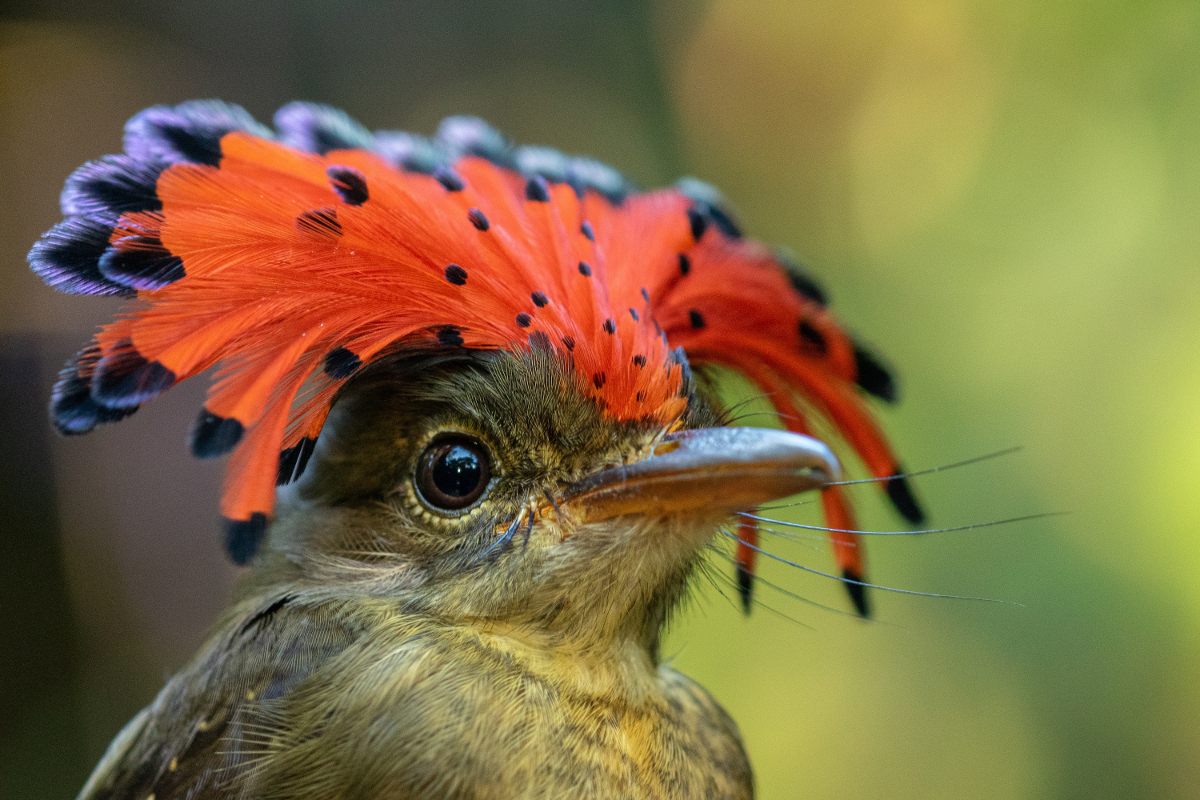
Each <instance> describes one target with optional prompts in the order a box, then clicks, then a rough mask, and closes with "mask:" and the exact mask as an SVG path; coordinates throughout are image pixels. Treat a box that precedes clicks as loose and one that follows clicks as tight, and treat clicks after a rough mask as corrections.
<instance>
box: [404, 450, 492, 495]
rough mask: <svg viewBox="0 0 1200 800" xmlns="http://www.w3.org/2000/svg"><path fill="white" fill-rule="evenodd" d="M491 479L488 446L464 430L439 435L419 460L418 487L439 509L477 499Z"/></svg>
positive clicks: (485, 489) (490, 461)
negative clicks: (462, 431) (466, 433)
mask: <svg viewBox="0 0 1200 800" xmlns="http://www.w3.org/2000/svg"><path fill="white" fill-rule="evenodd" d="M491 479H492V460H491V458H490V457H489V456H488V449H487V447H486V446H485V445H484V444H483V442H481V441H479V440H478V439H476V438H474V437H472V436H467V435H465V434H461V433H451V434H445V435H443V436H439V437H437V438H436V439H434V440H433V441H432V442H430V443H429V446H428V447H426V448H425V452H424V453H422V454H421V458H420V460H419V461H418V462H417V475H416V484H417V491H418V492H419V493H420V494H421V499H422V500H424V501H425V503H426V504H427V505H429V506H430V507H432V508H435V509H438V510H440V511H460V510H462V509H464V508H466V507H467V506H469V505H471V504H472V503H475V502H477V501H478V500H479V499H480V498H481V497H483V495H484V492H486V491H487V488H488V484H489V483H490V482H491Z"/></svg>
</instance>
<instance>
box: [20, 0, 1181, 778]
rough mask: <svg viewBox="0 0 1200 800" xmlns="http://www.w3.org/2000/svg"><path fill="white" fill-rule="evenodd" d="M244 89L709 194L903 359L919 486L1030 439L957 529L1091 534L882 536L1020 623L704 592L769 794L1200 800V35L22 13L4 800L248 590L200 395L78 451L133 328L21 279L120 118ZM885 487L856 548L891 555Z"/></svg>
mask: <svg viewBox="0 0 1200 800" xmlns="http://www.w3.org/2000/svg"><path fill="white" fill-rule="evenodd" d="M212 96H216V97H221V98H223V99H226V100H230V101H233V102H238V103H241V104H242V105H244V106H246V107H247V108H248V109H250V110H251V111H252V112H253V113H255V114H256V115H257V116H258V117H259V118H260V119H263V120H269V119H270V115H271V113H272V112H273V110H274V109H275V108H276V107H277V106H279V105H282V104H283V103H284V102H286V101H288V100H292V99H311V100H319V101H323V102H329V103H332V104H334V105H338V106H341V107H344V108H346V109H347V110H348V111H349V112H351V113H352V114H353V115H354V116H356V117H357V118H359V119H360V120H362V121H363V122H364V123H366V124H367V125H368V126H370V127H373V128H405V129H410V130H416V131H420V132H426V133H427V132H430V131H431V130H432V128H433V126H434V125H435V124H436V121H437V120H438V119H439V118H440V117H441V116H444V115H446V114H450V113H461V112H466V113H475V114H480V115H482V116H485V117H487V118H489V119H490V120H492V121H493V122H494V123H495V124H497V125H498V126H499V127H501V128H503V129H504V130H506V131H507V132H508V133H509V134H510V135H511V136H513V138H514V139H516V140H517V141H520V142H526V143H545V144H551V145H555V146H558V147H561V148H563V149H566V150H569V151H572V152H586V153H592V154H594V155H597V156H599V157H601V158H603V159H605V160H607V161H609V162H611V163H613V164H615V165H616V166H618V167H619V168H621V169H622V170H624V171H625V172H626V173H627V174H629V175H630V176H631V177H632V178H634V179H635V180H637V181H638V182H640V183H642V184H643V185H647V186H653V185H658V184H662V183H665V182H668V181H670V180H672V179H673V178H674V177H676V176H677V175H680V174H694V175H697V176H699V177H701V178H704V179H706V180H708V181H710V182H712V183H715V184H716V185H718V186H720V187H722V188H723V190H724V191H725V193H726V194H727V196H728V198H729V200H730V202H731V204H732V205H733V207H734V208H735V209H736V210H737V211H738V212H739V214H740V218H741V220H742V223H743V226H744V227H745V228H746V229H747V231H748V232H749V233H750V234H751V235H753V236H755V237H758V238H761V239H764V240H767V241H770V242H774V243H782V244H786V245H788V246H790V247H791V248H792V249H793V250H795V251H796V252H797V253H799V254H800V255H801V256H802V258H803V259H804V261H805V262H806V263H807V264H808V265H809V266H810V268H811V269H812V271H813V272H815V273H816V274H818V275H819V276H821V278H822V279H823V281H824V283H825V284H826V286H827V288H828V289H829V290H830V293H831V294H832V297H833V303H834V307H835V309H836V310H837V311H838V313H839V314H840V316H841V318H842V319H843V320H844V321H846V322H847V324H848V325H849V326H850V327H851V328H852V329H854V330H855V331H856V332H857V333H859V334H860V335H861V336H862V337H863V338H864V339H866V340H867V341H870V342H872V343H873V344H874V345H875V346H876V347H877V349H878V350H880V351H881V352H883V353H884V354H885V355H886V356H887V358H888V359H889V361H890V362H891V363H893V364H894V365H895V366H896V368H897V370H898V372H899V374H900V375H901V378H902V387H903V399H902V402H901V403H900V404H899V405H898V406H896V407H895V408H886V409H881V410H880V413H881V415H882V417H883V421H884V424H885V426H886V428H887V430H888V431H889V432H890V433H891V434H892V436H893V437H894V440H895V441H896V443H897V446H898V449H899V451H900V452H901V453H902V454H903V457H904V461H905V463H906V464H907V465H908V466H909V467H910V468H912V469H923V468H928V467H934V466H938V465H942V464H947V463H951V462H955V461H958V460H961V459H964V458H969V457H972V456H977V455H981V454H984V453H988V452H991V451H995V450H999V449H1002V448H1006V447H1009V446H1014V445H1020V446H1023V448H1024V449H1023V450H1022V451H1021V452H1019V453H1017V454H1014V455H1008V456H1005V457H1003V458H1000V459H997V460H994V461H991V462H988V463H984V464H980V465H976V466H971V467H966V468H962V469H957V470H951V471H948V472H944V473H940V474H935V475H930V476H927V477H923V478H919V479H917V481H916V485H917V489H918V492H919V493H920V495H921V496H922V498H923V500H924V502H925V504H926V505H927V507H928V509H929V510H930V512H931V521H932V523H933V524H935V525H938V526H952V525H960V524H965V523H971V522H987V521H993V520H1001V519H1004V518H1007V517H1013V516H1019V515H1024V514H1031V513H1041V512H1067V513H1066V515H1065V516H1057V517H1052V518H1046V519H1041V520H1037V521H1031V522H1024V523H1016V524H1011V525H1002V526H998V527H990V528H983V529H978V530H974V531H968V532H955V533H944V534H933V535H926V536H922V537H893V538H886V539H884V538H879V539H876V540H872V541H871V542H870V545H871V549H870V565H871V569H872V577H873V578H874V579H875V580H876V581H879V582H881V583H884V584H886V585H888V586H895V587H902V588H908V589H916V590H922V591H931V592H940V593H950V594H963V595H973V596H982V597H987V598H996V599H1000V600H1003V601H1006V602H1005V603H1002V604H1001V603H983V602H974V601H964V600H945V599H931V598H923V597H915V596H904V595H896V594H883V593H880V592H875V593H874V601H875V606H876V609H877V615H876V619H877V622H875V623H872V624H866V623H862V622H859V621H856V620H854V619H852V618H849V617H846V616H840V615H837V614H834V613H830V612H827V611H822V610H820V609H817V608H815V607H813V606H810V605H806V604H805V603H803V602H801V601H799V600H797V599H794V598H792V597H790V596H788V595H786V594H784V593H782V592H779V591H776V590H773V589H771V588H770V587H768V586H766V585H761V586H760V587H759V598H760V599H761V601H762V602H763V603H764V604H765V605H764V606H763V607H759V608H758V609H756V610H755V612H754V613H753V615H752V616H751V617H750V619H748V620H747V619H743V618H742V617H741V616H740V614H739V613H738V611H737V610H736V609H735V608H734V606H733V604H732V603H730V602H728V600H727V599H726V597H725V596H724V595H728V594H729V592H728V591H725V592H724V595H723V594H722V593H721V592H720V591H718V590H717V588H715V587H708V586H704V587H701V590H700V592H699V597H698V598H697V600H696V602H695V603H694V604H693V605H692V607H691V608H690V610H689V611H688V613H687V614H686V615H685V616H684V617H683V619H682V620H681V621H680V623H679V624H678V625H677V626H676V627H675V628H674V630H673V631H672V633H671V636H670V639H669V643H668V647H667V651H668V652H669V653H670V654H671V656H672V657H673V658H674V660H675V663H676V664H677V665H679V666H680V667H682V668H683V669H684V670H686V671H687V672H689V673H691V674H692V675H694V676H695V677H697V678H699V679H700V680H701V681H703V682H704V683H705V684H706V685H707V686H708V687H710V689H711V690H712V691H713V692H714V693H715V695H716V696H717V697H718V698H719V699H720V700H721V701H722V702H723V703H724V704H725V705H726V707H727V708H728V709H729V710H730V712H731V713H732V714H733V716H734V717H735V718H736V719H737V720H738V722H739V723H740V725H741V727H742V730H743V732H744V735H745V738H746V741H747V745H748V748H749V751H750V754H751V758H752V759H753V762H754V764H755V767H756V770H757V774H758V778H759V787H760V795H761V797H763V798H766V799H767V800H772V799H774V798H843V799H844V798H889V799H890V800H899V799H900V798H1059V797H1078V798H1110V797H1111V798H1143V797H1144V798H1185V797H1200V682H1198V681H1197V677H1200V670H1198V667H1197V665H1198V661H1200V530H1198V528H1200V526H1198V525H1197V521H1198V519H1200V491H1198V490H1197V488H1196V482H1197V479H1198V478H1200V270H1197V261H1198V258H1197V251H1198V250H1200V247H1198V246H1200V3H1197V2H1195V1H1194V0H1193V1H1192V2H1165V1H1164V2H1159V1H1158V0H1142V1H1141V2H1128V1H1122V0H1108V1H1102V2H1082V0H1077V1H1076V2H1063V1H1062V0H974V1H972V0H890V1H888V0H881V1H880V2H866V3H857V2H846V1H845V0H841V1H836V0H814V1H813V2H806V1H805V0H712V2H688V0H663V1H662V2H637V1H636V0H621V1H620V2H585V0H510V2H506V3H494V2H466V0H446V2H440V3H436V4H435V3H420V2H415V1H414V2H409V3H387V2H383V1H382V0H347V1H346V2H332V1H330V2H323V1H322V0H307V2H286V1H285V0H274V1H273V2H268V1H264V2H261V3H235V2H226V1H225V0H197V1H196V2H176V3H162V2H160V3H150V2H102V1H101V0H59V1H58V2H54V1H51V0H47V1H45V2H36V1H26V0H15V1H14V2H10V3H8V4H6V7H5V9H4V10H3V11H0V207H2V208H3V213H2V214H0V345H2V347H0V365H2V367H3V372H0V529H2V530H0V553H2V556H0V797H5V798H8V797H12V798H18V797H30V798H43V797H44V798H51V797H68V796H71V795H73V793H74V792H75V791H76V790H77V789H78V787H79V786H80V785H81V784H82V781H83V779H84V777H85V776H86V774H87V771H88V770H89V769H90V766H91V765H92V764H93V763H94V762H95V760H96V759H97V758H98V757H99V755H100V753H101V752H102V750H103V747H104V746H105V744H106V743H107V741H108V739H109V738H110V737H111V736H112V735H113V734H114V733H115V732H116V730H117V729H118V728H119V726H120V725H121V724H122V723H123V722H124V720H126V719H127V718H128V717H129V716H131V715H132V714H133V713H135V712H136V710H137V709H138V708H140V707H141V706H142V705H143V704H145V703H146V702H147V701H148V700H149V699H150V698H151V697H152V696H153V693H154V692H155V691H156V689H157V687H158V686H159V685H161V681H162V679H163V676H164V675H165V674H169V672H170V671H171V670H172V669H173V668H175V667H177V666H179V665H180V664H181V663H182V662H183V660H184V659H186V658H187V656H188V654H189V653H190V652H191V651H192V650H193V649H194V648H195V647H196V646H197V644H198V643H199V642H200V641H201V639H202V637H203V634H204V630H205V627H206V625H208V624H209V623H210V622H211V620H212V619H213V617H214V616H215V614H216V613H217V611H218V610H219V608H220V606H221V605H222V603H223V602H224V600H225V599H226V598H227V596H228V593H229V591H230V588H231V586H232V584H233V582H234V581H235V580H236V571H235V570H234V569H233V568H232V567H230V566H228V565H227V564H226V563H225V562H224V561H223V559H222V556H221V554H220V552H219V547H218V541H217V535H216V527H215V513H216V494H217V488H218V484H219V481H220V466H219V465H218V464H211V463H203V464H202V463H198V462H194V461H191V460H190V459H189V458H188V456H187V455H186V453H185V449H184V447H183V444H182V440H183V436H184V432H185V431H186V429H187V426H188V424H189V423H190V421H191V418H192V415H193V414H194V409H195V408H197V407H198V405H199V399H200V397H201V393H202V389H203V387H201V386H199V385H197V386H195V387H190V386H188V387H181V388H180V389H177V390H175V391H173V392H171V393H170V394H169V395H168V396H165V397H164V398H163V399H162V400H160V401H158V402H156V403H155V404H153V406H152V407H149V408H147V409H144V410H143V411H142V412H141V413H139V414H138V415H137V416H136V417H134V418H131V419H130V420H128V421H126V422H123V423H122V424H121V425H119V426H114V427H113V428H112V429H110V430H103V431H98V432H97V433H95V434H93V435H91V436H89V437H85V438H82V439H75V440H59V439H57V438H56V437H54V436H53V435H52V434H51V433H50V432H49V428H48V426H47V425H46V424H45V417H44V406H43V403H44V399H45V397H46V395H47V392H48V387H49V385H50V383H51V382H52V380H53V375H54V372H55V370H56V369H57V368H58V365H59V364H60V363H61V361H62V360H63V359H65V358H66V356H67V355H69V354H70V353H71V352H72V351H73V350H74V349H76V348H77V347H78V346H79V345H80V344H82V342H83V341H84V339H85V338H86V336H87V335H88V333H89V331H90V329H91V328H92V327H93V326H94V325H95V324H96V323H97V322H99V321H101V320H102V319H103V318H104V317H105V316H107V315H108V314H110V313H112V311H113V310H114V306H113V305H111V304H108V303H105V302H101V301H98V300H92V299H86V298H85V299H80V298H69V297H64V296H59V295H55V294H54V293H53V292H51V291H50V290H49V289H47V288H45V287H44V286H42V285H41V284H40V283H39V281H38V280H37V279H36V278H35V277H34V276H32V275H31V274H30V273H29V272H28V271H27V269H26V268H25V265H24V254H25V252H26V250H27V249H28V247H29V245H30V244H31V243H32V242H33V241H34V239H35V238H36V237H37V235H38V234H39V233H41V232H42V231H43V230H45V229H47V228H48V227H50V226H51V225H52V224H53V223H54V222H55V221H57V219H58V218H59V213H58V210H57V206H56V203H57V195H58V191H59V189H60V188H61V185H62V181H63V179H64V178H65V177H66V175H67V174H69V172H70V171H71V170H72V169H73V168H74V167H75V166H77V165H78V164H80V163H82V162H83V161H85V160H88V159H91V158H95V157H98V156H100V155H102V154H105V153H110V152H116V151H118V150H119V149H120V133H121V125H122V123H123V121H124V120H125V119H127V118H128V117H129V116H131V115H132V114H133V113H135V112H136V111H138V110H139V109H140V108H142V107H144V106H147V105H151V104H155V103H164V102H166V103H171V102H178V101H182V100H184V99H188V98H191V97H212ZM877 494H878V493H877V492H876V491H874V490H873V489H872V488H871V487H869V486H867V487H859V488H858V489H856V491H855V496H856V497H858V498H859V499H860V501H861V502H860V507H861V508H862V509H863V521H864V522H865V523H866V525H867V526H870V527H873V528H875V529H880V530H896V529H900V528H901V526H900V525H899V520H898V519H897V518H895V517H894V516H893V515H892V514H891V513H890V512H889V511H888V510H887V509H886V508H885V506H884V504H883V503H882V502H881V501H880V499H879V497H878V496H877ZM788 518H790V519H794V520H799V521H807V522H815V521H816V520H817V516H816V514H815V512H814V511H812V510H810V509H809V508H805V507H801V508H799V509H796V510H795V511H794V512H789V517H788ZM764 542H765V546H766V547H767V548H768V549H770V550H772V552H776V553H779V554H781V555H783V556H785V557H787V558H790V559H795V560H798V561H800V562H802V563H804V564H806V565H809V566H812V567H814V568H817V569H827V568H828V567H829V564H830V560H829V557H828V553H827V552H826V549H825V548H824V546H823V545H822V544H821V543H820V542H819V540H808V539H804V538H802V537H801V538H799V539H796V540H788V539H786V538H782V537H777V536H766V537H765V539H764ZM721 568H722V569H727V566H726V565H724V564H721ZM763 575H764V577H765V578H766V579H767V580H769V581H771V582H772V583H774V584H777V585H778V586H780V587H782V588H784V589H786V590H788V591H790V592H793V593H796V594H799V595H802V596H803V597H804V598H807V599H810V600H813V601H817V602H821V603H827V604H831V605H834V606H837V607H838V608H845V607H846V603H845V600H844V598H843V597H842V596H841V594H840V588H839V587H838V586H837V585H836V584H834V583H833V582H832V581H829V580H825V579H822V578H819V577H817V576H814V575H812V574H807V573H802V572H800V571H798V570H795V569H790V568H788V567H785V566H783V565H781V564H778V563H767V564H765V565H764V567H763ZM768 607H769V608H768Z"/></svg>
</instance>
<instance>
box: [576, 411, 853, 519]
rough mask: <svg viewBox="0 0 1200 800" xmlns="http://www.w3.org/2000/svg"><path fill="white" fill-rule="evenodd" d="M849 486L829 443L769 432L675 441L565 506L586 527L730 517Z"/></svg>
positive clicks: (685, 435) (710, 433)
mask: <svg viewBox="0 0 1200 800" xmlns="http://www.w3.org/2000/svg"><path fill="white" fill-rule="evenodd" d="M840 479H841V467H840V465H839V464H838V461H837V458H836V457H835V456H834V455H833V452H832V451H831V450H830V449H829V448H828V447H827V446H825V444H824V443H822V442H820V441H818V440H816V439H814V438H812V437H811V436H802V435H800V434H797V433H788V432H787V431H779V430H771V429H766V428H704V429H700V430H688V431H680V432H678V433H672V434H668V435H667V436H666V437H665V438H664V439H663V441H662V443H661V444H659V446H658V447H656V448H655V455H652V456H651V457H650V458H647V459H645V460H644V461H639V462H637V463H635V464H627V465H624V466H620V467H613V468H611V469H606V470H604V471H602V472H597V473H595V474H593V475H590V476H588V477H586V478H584V479H583V480H581V481H579V482H577V483H575V484H573V485H572V486H571V487H569V488H568V489H567V491H566V492H565V493H564V495H563V498H562V501H561V504H562V506H565V507H566V508H567V509H568V510H569V511H570V512H571V513H572V515H573V516H575V518H576V519H577V520H578V521H579V522H581V523H583V522H599V521H601V520H606V519H611V518H613V517H619V516H622V515H625V514H639V515H642V516H670V515H676V514H688V513H697V512H699V513H704V514H705V515H712V516H724V515H726V514H730V513H733V512H735V511H742V510H746V509H751V508H754V507H755V506H758V505H760V504H762V503H765V502H768V501H770V500H776V499H778V498H781V497H787V496H789V495H793V494H798V493H799V492H806V491H809V490H810V489H819V488H821V487H823V486H825V485H827V484H829V483H830V482H831V481H837V480H840Z"/></svg>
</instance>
